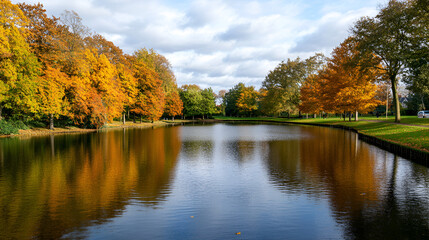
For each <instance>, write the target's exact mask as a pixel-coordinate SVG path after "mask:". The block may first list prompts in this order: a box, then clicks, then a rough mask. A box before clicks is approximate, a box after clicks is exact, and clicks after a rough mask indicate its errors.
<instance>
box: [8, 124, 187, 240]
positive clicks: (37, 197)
mask: <svg viewBox="0 0 429 240" xmlns="http://www.w3.org/2000/svg"><path fill="white" fill-rule="evenodd" d="M179 151H180V140H179V138H178V128H159V129H154V130H143V129H134V130H127V131H124V132H122V131H108V132H102V133H98V134H82V135H63V136H56V137H55V138H51V137H40V138H30V139H26V140H21V141H20V140H19V139H17V138H15V139H13V138H12V139H3V140H2V141H1V142H0V163H1V165H0V192H1V195H0V209H1V210H0V215H1V218H0V226H2V227H1V228H0V238H18V239H28V238H31V237H34V238H43V239H44V238H48V239H52V238H60V237H61V236H63V235H64V234H66V233H68V232H71V231H77V230H78V229H80V228H84V227H86V226H88V225H91V224H97V223H101V222H103V221H106V220H107V219H109V218H112V217H114V216H116V215H118V214H120V213H121V211H122V210H123V209H124V208H125V206H126V204H127V203H128V202H129V200H130V198H134V199H137V200H138V201H140V202H141V203H143V204H146V205H149V206H154V205H156V204H158V203H159V202H160V201H162V200H163V199H165V197H166V196H167V193H168V189H169V187H170V182H171V178H172V174H173V172H174V167H175V165H176V158H177V155H178V153H179ZM72 237H73V238H74V237H78V236H72Z"/></svg>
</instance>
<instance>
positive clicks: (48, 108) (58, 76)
mask: <svg viewBox="0 0 429 240" xmlns="http://www.w3.org/2000/svg"><path fill="white" fill-rule="evenodd" d="M69 81H70V79H69V78H68V76H67V75H66V74H65V73H63V72H61V71H60V70H58V69H56V68H51V67H47V68H46V70H45V71H44V75H43V76H42V77H41V78H40V80H39V84H38V99H39V101H40V112H41V113H42V114H44V115H47V116H49V119H50V121H49V122H50V123H49V128H50V129H51V130H53V129H54V117H56V118H58V117H59V115H66V114H67V111H68V107H69V104H68V101H67V99H66V96H65V89H66V86H67V85H68V84H69Z"/></svg>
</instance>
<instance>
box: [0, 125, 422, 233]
mask: <svg viewBox="0 0 429 240" xmlns="http://www.w3.org/2000/svg"><path fill="white" fill-rule="evenodd" d="M238 232H241V234H240V235H236V233H238ZM30 238H34V239H58V238H64V239H77V238H78V239H79V238H84V239H86V238H88V239H343V238H345V239H429V169H428V168H426V167H423V166H420V165H416V164H414V163H412V162H410V161H407V160H405V159H402V158H400V157H396V156H395V155H393V154H391V153H388V152H385V151H383V150H380V149H378V148H376V147H374V146H371V145H368V144H366V143H364V142H361V141H359V140H358V139H357V136H356V135H355V134H354V133H351V132H347V131H343V130H338V129H330V128H320V127H299V126H281V125H226V124H216V125H206V126H181V127H169V128H158V129H126V130H110V131H105V132H100V133H92V134H76V135H61V136H55V137H54V136H48V137H31V138H10V139H0V239H30Z"/></svg>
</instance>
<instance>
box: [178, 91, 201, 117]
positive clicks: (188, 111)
mask: <svg viewBox="0 0 429 240" xmlns="http://www.w3.org/2000/svg"><path fill="white" fill-rule="evenodd" d="M179 93H180V99H181V100H182V102H183V115H184V116H185V117H192V119H194V117H195V116H196V115H200V114H201V112H202V109H201V102H202V100H203V96H202V94H201V88H200V87H198V86H197V85H183V86H182V87H181V88H180V91H179Z"/></svg>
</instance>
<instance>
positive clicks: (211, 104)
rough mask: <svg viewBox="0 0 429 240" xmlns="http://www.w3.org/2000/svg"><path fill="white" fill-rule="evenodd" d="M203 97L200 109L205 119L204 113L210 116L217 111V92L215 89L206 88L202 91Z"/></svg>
mask: <svg viewBox="0 0 429 240" xmlns="http://www.w3.org/2000/svg"><path fill="white" fill-rule="evenodd" d="M201 97H202V99H201V103H200V105H201V107H200V109H201V114H202V115H203V119H204V115H206V116H207V117H208V116H209V115H213V114H214V113H216V94H215V93H214V92H213V89H211V88H206V89H203V90H202V91H201Z"/></svg>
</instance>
